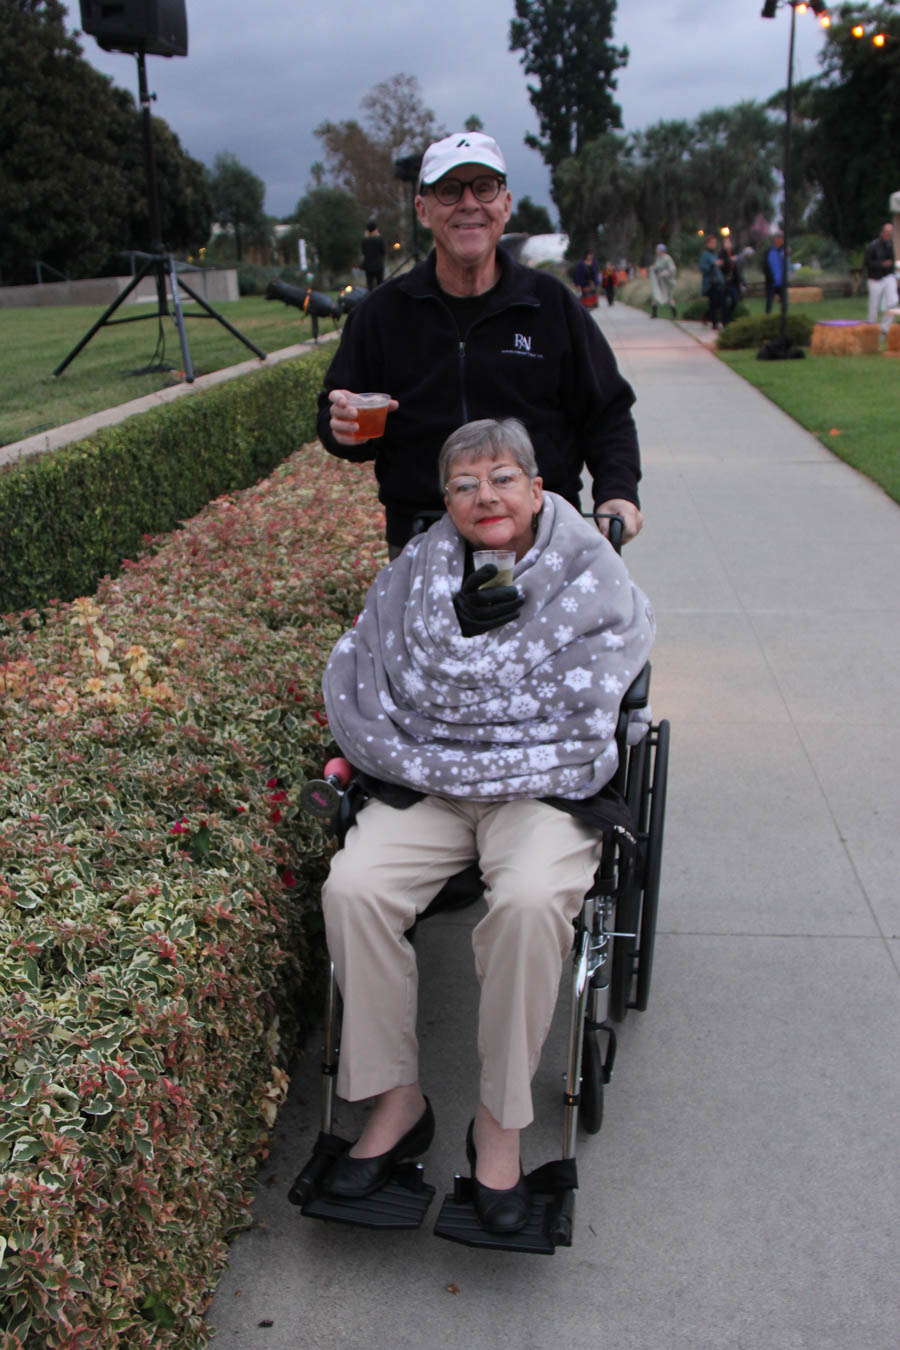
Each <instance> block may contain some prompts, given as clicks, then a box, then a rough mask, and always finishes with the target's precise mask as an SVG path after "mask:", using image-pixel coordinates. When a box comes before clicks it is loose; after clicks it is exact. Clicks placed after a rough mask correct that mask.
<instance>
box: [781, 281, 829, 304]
mask: <svg viewBox="0 0 900 1350" xmlns="http://www.w3.org/2000/svg"><path fill="white" fill-rule="evenodd" d="M824 296H825V292H824V291H823V290H822V287H821V286H789V287H788V304H790V305H811V304H813V303H814V302H815V301H816V300H822V299H824Z"/></svg>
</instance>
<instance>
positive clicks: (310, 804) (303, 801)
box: [300, 758, 353, 820]
mask: <svg viewBox="0 0 900 1350" xmlns="http://www.w3.org/2000/svg"><path fill="white" fill-rule="evenodd" d="M352 777H353V769H352V767H351V765H350V762H349V761H348V760H346V759H343V758H335V759H330V760H329V761H328V763H327V764H326V765H325V777H324V778H311V779H310V780H309V782H307V783H304V784H303V787H302V789H301V791H300V805H301V807H302V808H303V810H304V811H306V812H308V814H309V815H311V816H318V817H319V819H320V820H332V819H333V818H334V814H335V812H336V811H337V809H338V806H339V805H340V801H341V797H342V796H343V795H344V792H345V790H346V788H347V785H348V784H349V782H350V779H351V778H352Z"/></svg>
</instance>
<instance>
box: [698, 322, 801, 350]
mask: <svg viewBox="0 0 900 1350" xmlns="http://www.w3.org/2000/svg"><path fill="white" fill-rule="evenodd" d="M814 324H815V321H814V320H813V319H811V318H810V317H809V315H808V314H788V316H787V323H786V325H785V334H786V336H787V338H788V340H789V341H790V342H791V343H792V344H793V345H794V346H795V347H808V346H809V344H810V342H811V341H812V330H813V327H814ZM780 334H781V315H780V314H756V315H754V316H753V317H751V318H749V319H735V321H734V322H733V323H730V324H729V325H728V327H727V328H723V329H722V331H721V332H720V333H719V343H718V345H719V346H720V347H722V348H723V350H728V351H734V350H735V349H736V348H738V347H759V346H760V345H761V344H762V343H763V342H769V341H770V340H771V339H772V338H777V337H779V336H780Z"/></svg>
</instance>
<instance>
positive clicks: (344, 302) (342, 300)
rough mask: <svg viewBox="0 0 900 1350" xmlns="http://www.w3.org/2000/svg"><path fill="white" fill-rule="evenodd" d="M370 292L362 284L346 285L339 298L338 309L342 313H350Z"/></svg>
mask: <svg viewBox="0 0 900 1350" xmlns="http://www.w3.org/2000/svg"><path fill="white" fill-rule="evenodd" d="M368 294H369V292H368V291H366V290H363V288H362V286H345V287H344V289H343V290H342V291H341V293H340V295H339V296H338V298H337V304H338V309H339V310H340V311H341V313H342V314H350V313H352V312H353V310H354V309H356V306H357V305H358V304H360V302H361V301H363V300H365V298H366V296H367V295H368Z"/></svg>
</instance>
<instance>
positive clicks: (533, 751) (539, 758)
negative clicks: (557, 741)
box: [528, 745, 559, 769]
mask: <svg viewBox="0 0 900 1350" xmlns="http://www.w3.org/2000/svg"><path fill="white" fill-rule="evenodd" d="M528 763H529V765H530V766H531V768H532V769H552V768H555V766H556V765H557V764H558V763H559V756H558V755H557V753H556V747H555V746H554V745H532V746H529V748H528Z"/></svg>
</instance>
